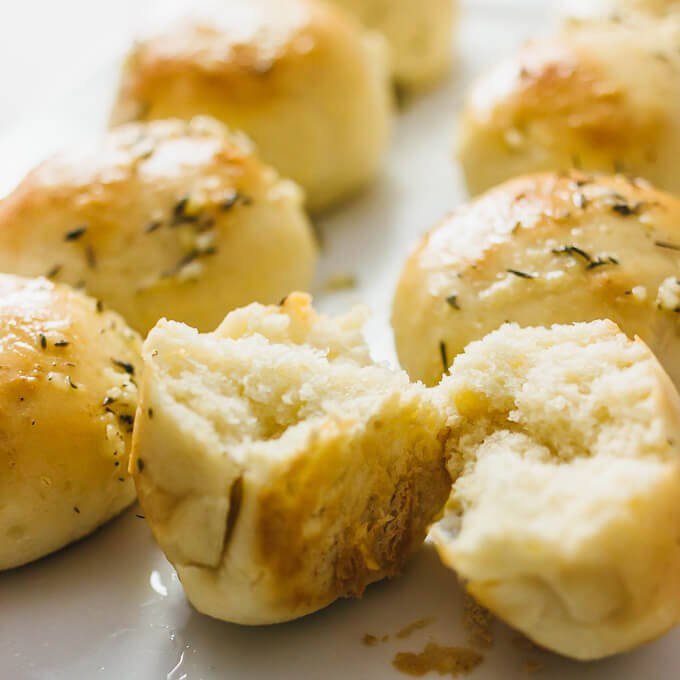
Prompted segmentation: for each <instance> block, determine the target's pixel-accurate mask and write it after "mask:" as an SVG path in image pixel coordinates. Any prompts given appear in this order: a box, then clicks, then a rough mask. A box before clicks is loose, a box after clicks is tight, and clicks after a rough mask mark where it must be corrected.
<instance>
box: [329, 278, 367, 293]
mask: <svg viewBox="0 0 680 680" xmlns="http://www.w3.org/2000/svg"><path fill="white" fill-rule="evenodd" d="M357 285H358V284H357V279H356V277H355V276H354V275H353V274H335V275H334V276H331V277H329V278H328V280H327V281H326V283H325V284H324V286H323V288H324V290H325V291H328V292H330V293H334V292H337V291H341V290H352V289H354V288H356V287H357Z"/></svg>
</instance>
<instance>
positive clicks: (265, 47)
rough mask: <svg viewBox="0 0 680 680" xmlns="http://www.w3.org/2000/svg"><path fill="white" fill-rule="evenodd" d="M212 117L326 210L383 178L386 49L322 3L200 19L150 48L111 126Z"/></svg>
mask: <svg viewBox="0 0 680 680" xmlns="http://www.w3.org/2000/svg"><path fill="white" fill-rule="evenodd" d="M197 114H210V115H212V116H215V118H217V119H219V120H221V121H223V122H225V123H227V124H228V125H229V126H233V127H234V128H237V129H240V130H243V131H244V132H246V133H247V134H248V135H249V136H250V137H252V138H253V140H254V141H255V143H256V144H257V147H258V149H259V151H260V153H261V155H262V158H263V159H264V160H265V161H266V162H267V163H271V164H272V165H273V166H274V167H276V168H277V169H278V170H279V171H280V172H281V173H282V174H283V175H286V176H288V177H291V178H292V179H293V180H295V181H296V182H298V183H299V184H300V185H301V186H302V187H303V188H304V189H305V191H306V193H307V205H308V207H309V209H310V210H312V211H318V210H320V209H322V208H326V207H328V206H329V205H331V204H333V203H336V202H337V201H340V200H341V199H343V198H345V197H347V196H348V195H349V194H351V193H353V192H355V191H357V190H358V189H360V188H361V187H363V186H365V185H366V184H367V183H368V182H369V181H370V180H371V179H372V177H373V176H374V175H375V173H376V170H377V168H378V165H379V163H380V159H381V156H382V153H383V151H384V149H385V145H386V143H387V138H388V132H389V128H390V120H391V94H390V88H389V67H388V63H387V54H386V49H385V45H384V41H383V40H382V39H381V37H380V36H379V35H377V34H372V33H368V32H366V31H364V30H363V28H362V27H361V26H360V24H359V23H358V22H357V21H356V20H355V19H354V18H353V17H351V16H350V15H348V14H346V13H344V12H342V11H341V10H339V9H337V8H334V7H332V6H330V5H327V4H325V3H321V2H317V1H315V0H235V1H234V2H231V3H219V5H218V6H215V5H214V4H212V5H210V6H209V7H208V8H207V9H206V8H205V7H203V8H200V7H199V8H198V9H196V10H195V12H194V14H193V15H192V16H191V17H189V18H186V19H185V20H184V21H182V22H181V23H178V24H176V25H174V26H172V27H170V28H168V29H167V30H165V31H164V32H161V33H160V34H158V35H155V36H154V37H151V38H149V39H147V40H144V41H142V42H140V43H139V44H138V45H137V47H136V48H135V50H134V52H133V53H132V54H131V55H130V57H129V59H128V61H127V64H126V66H125V68H124V72H123V75H122V81H121V85H120V92H119V95H118V101H117V102H116V104H115V108H114V111H113V114H112V117H111V121H112V123H113V124H119V123H122V122H127V121H131V120H152V119H155V118H170V117H178V118H184V119H190V118H191V117H193V116H195V115H197Z"/></svg>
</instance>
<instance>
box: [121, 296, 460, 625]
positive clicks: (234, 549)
mask: <svg viewBox="0 0 680 680" xmlns="http://www.w3.org/2000/svg"><path fill="white" fill-rule="evenodd" d="M363 321H364V314H363V313H362V312H361V311H360V310H355V311H354V312H352V313H351V314H349V315H347V316H345V317H342V318H339V319H329V318H326V317H323V316H317V315H316V314H315V313H314V311H313V310H312V308H311V306H310V300H309V297H308V296H306V295H303V294H293V295H290V296H289V297H288V298H287V300H286V301H285V302H284V303H283V305H282V306H280V307H275V306H272V307H263V306H261V305H257V304H255V305H251V306H249V307H246V308H244V309H240V310H237V311H235V312H232V313H231V314H229V315H228V316H227V317H226V319H225V320H224V322H223V323H222V324H221V325H220V326H219V328H218V329H217V330H216V331H215V332H214V333H208V334H204V335H200V334H199V333H198V332H197V331H195V330H194V329H192V328H189V327H188V326H184V325H182V324H178V323H172V322H167V321H164V320H163V321H159V323H158V324H157V325H156V326H155V328H154V329H153V330H152V331H151V332H150V333H149V336H148V337H147V339H146V342H145V344H144V350H143V356H144V380H143V386H142V388H141V399H140V405H139V409H138V411H137V424H136V426H135V435H134V442H133V454H132V458H131V462H130V470H131V472H132V474H133V475H134V477H135V482H136V486H137V492H138V495H139V502H140V503H141V506H142V508H143V509H144V515H145V517H146V519H147V521H148V522H149V524H150V526H151V529H152V531H153V533H154V536H155V537H156V540H157V541H158V543H159V545H160V546H161V548H162V549H163V551H164V552H165V554H166V556H167V557H168V559H169V560H170V561H171V562H172V563H173V565H174V566H175V569H176V570H177V573H178V575H179V577H180V579H181V581H182V585H183V586H184V590H185V592H186V594H187V597H188V598H189V600H190V601H191V602H192V604H193V605H194V606H195V607H196V608H197V609H198V610H199V611H201V612H203V613H205V614H209V615H211V616H214V617H217V618H220V619H224V620H227V621H233V622H236V623H241V624H269V623H277V622H280V621H286V620H289V619H294V618H296V617H299V616H303V615H305V614H308V613H309V612H313V611H315V610H317V609H320V608H321V607H324V606H326V605H327V604H329V603H330V602H332V601H333V600H335V599H336V598H338V597H359V596H360V595H361V594H362V592H363V590H364V588H365V587H366V586H367V584H369V583H371V582H373V581H377V580H379V579H382V578H384V577H386V576H392V575H394V574H396V573H397V572H398V571H399V570H400V569H401V567H402V565H403V563H404V561H405V560H406V558H407V557H408V556H409V554H410V553H412V552H413V551H414V550H415V549H416V548H418V547H419V546H420V544H421V543H422V541H423V539H424V537H425V532H426V528H427V526H428V525H429V524H430V522H431V521H432V520H433V518H434V516H435V515H436V514H437V513H438V512H440V510H441V508H442V507H443V505H444V503H445V502H446V499H447V497H448V495H449V493H450V490H451V480H450V477H449V475H448V473H447V471H446V465H445V461H444V455H443V424H444V421H445V420H446V414H445V412H444V411H443V410H442V409H439V408H435V407H434V406H433V403H432V399H431V397H430V394H429V392H428V390H426V389H425V388H424V387H423V386H422V385H411V384H409V381H408V378H407V376H406V374H405V373H403V372H400V371H395V370H392V369H390V368H388V367H387V366H383V365H376V364H374V363H373V362H372V361H371V359H370V356H369V351H368V348H367V346H366V344H365V342H364V340H363V337H362V335H361V333H360V327H361V325H362V323H363Z"/></svg>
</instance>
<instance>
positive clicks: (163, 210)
mask: <svg viewBox="0 0 680 680" xmlns="http://www.w3.org/2000/svg"><path fill="white" fill-rule="evenodd" d="M315 263H316V244H315V239H314V236H313V232H312V229H311V226H310V224H309V221H308V219H307V218H306V216H305V214H304V212H303V209H302V195H301V192H300V191H299V189H298V188H297V187H296V186H295V185H294V184H293V183H292V182H290V181H288V180H284V179H281V178H280V177H279V175H278V174H277V173H276V171H274V170H273V169H272V168H270V167H268V166H266V165H264V164H262V163H261V162H260V161H259V159H258V158H257V156H256V155H255V151H254V149H253V147H252V145H251V143H250V142H249V141H248V140H247V139H246V138H245V137H243V136H242V135H239V134H236V133H232V132H230V131H228V130H227V129H226V128H225V127H224V126H222V125H220V124H219V123H217V122H216V121H214V120H212V119H208V118H196V119H194V120H193V121H191V122H189V123H185V122H183V121H179V120H173V121H155V122H152V123H132V124H130V125H126V126H123V127H121V128H119V129H117V130H115V131H112V132H110V133H109V134H108V135H107V136H106V137H105V138H104V139H103V140H102V141H101V143H99V144H98V145H96V146H95V147H94V148H86V149H81V150H73V151H72V152H70V153H63V154H61V155H57V156H55V157H53V158H51V159H49V160H47V161H45V162H44V163H42V164H41V165H39V166H38V167H37V168H35V169H34V170H33V171H31V172H30V173H29V174H28V175H27V176H26V177H25V178H24V180H23V181H22V182H21V183H20V184H19V186H18V187H17V188H16V189H15V190H14V191H13V192H12V193H11V194H10V195H9V196H8V197H7V198H6V199H4V200H3V201H2V202H0V270H2V271H7V272H13V273H17V274H21V275H25V276H38V275H49V276H50V277H51V278H52V279H53V280H55V281H60V282H66V283H69V284H71V285H79V286H84V287H85V289H86V290H87V291H88V292H89V293H90V294H91V295H94V296H95V297H97V298H99V299H101V300H102V301H103V302H104V303H105V304H106V305H108V306H110V307H112V308H113V309H116V310H117V311H118V312H120V313H121V314H122V315H123V316H124V317H125V318H126V319H127V321H128V323H130V325H131V326H133V327H134V328H136V329H137V330H139V331H140V332H142V333H146V332H147V331H148V330H149V328H151V326H153V324H154V323H155V322H156V321H157V320H158V319H159V318H160V317H163V316H165V317H167V318H170V319H177V320H181V321H187V322H189V323H192V324H194V325H196V326H198V327H199V328H201V329H205V330H208V329H212V328H214V327H215V326H216V325H217V324H218V323H219V322H220V321H221V320H222V318H223V317H224V314H225V312H226V311H228V310H229V309H233V308H236V307H239V306H241V305H244V304H248V303H250V302H252V301H254V300H260V301H263V302H271V303H274V302H277V301H278V300H280V299H281V298H282V297H283V296H284V295H287V294H288V293H289V292H290V291H291V290H293V289H295V288H299V287H302V288H306V287H308V286H309V285H311V280H312V276H313V272H314V268H315Z"/></svg>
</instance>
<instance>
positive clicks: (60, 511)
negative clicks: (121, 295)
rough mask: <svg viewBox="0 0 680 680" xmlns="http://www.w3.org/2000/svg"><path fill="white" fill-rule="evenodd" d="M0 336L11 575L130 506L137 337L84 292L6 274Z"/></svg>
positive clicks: (2, 534) (2, 517) (0, 462)
mask: <svg viewBox="0 0 680 680" xmlns="http://www.w3.org/2000/svg"><path fill="white" fill-rule="evenodd" d="M0 336H1V338H2V339H1V340H0V404H1V405H2V408H0V432H1V433H2V436H1V442H2V445H1V446H0V569H9V568H12V567H16V566H19V565H21V564H25V563H27V562H30V561H32V560H35V559H38V558H39V557H42V556H43V555H47V554H48V553H51V552H53V551H55V550H58V549H59V548H61V547H63V546H65V545H67V544H68V543H71V542H72V541H75V540H77V539H79V538H81V537H83V536H85V535H87V534H89V533H90V532H92V531H93V530H94V529H96V528H97V527H98V526H100V525H101V524H103V523H104V522H106V521H108V520H109V519H111V518H112V517H114V516H115V515H117V514H118V513H119V512H121V511H122V510H123V509H124V508H125V507H127V506H128V505H130V503H132V502H133V500H134V498H135V491H134V485H133V484H132V480H131V479H130V478H129V477H128V473H127V465H128V456H129V451H130V441H131V437H132V435H131V433H132V423H133V418H134V414H135V410H136V407H137V387H136V384H135V378H136V377H139V373H140V371H141V357H140V350H141V340H140V338H139V336H138V335H137V334H136V333H134V332H133V331H131V330H130V329H129V328H128V327H127V326H126V324H125V322H124V321H123V319H122V318H121V317H120V316H119V315H118V314H115V313H114V312H111V311H107V310H104V309H103V308H102V307H101V306H100V305H99V304H98V303H97V301H96V300H94V299H92V298H88V297H86V296H85V295H83V294H82V293H79V292H76V291H73V290H72V289H70V288H69V287H67V286H63V285H55V284H53V283H51V282H49V281H47V280H45V279H34V280H32V279H22V278H19V277H15V276H10V275H6V274H2V275H0Z"/></svg>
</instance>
